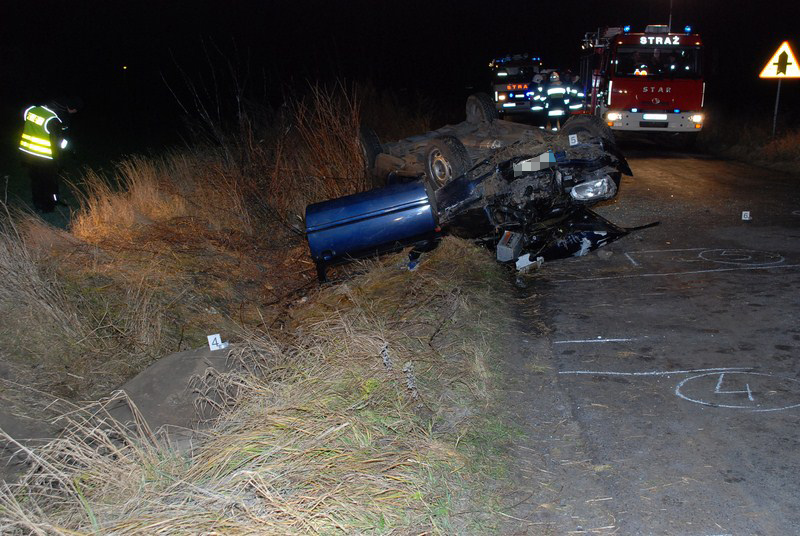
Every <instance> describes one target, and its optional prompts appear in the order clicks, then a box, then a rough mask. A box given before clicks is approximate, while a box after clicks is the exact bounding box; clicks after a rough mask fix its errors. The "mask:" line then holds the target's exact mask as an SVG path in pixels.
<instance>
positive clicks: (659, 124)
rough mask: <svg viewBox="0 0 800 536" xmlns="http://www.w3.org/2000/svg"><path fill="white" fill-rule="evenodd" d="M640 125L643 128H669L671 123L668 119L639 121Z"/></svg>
mask: <svg viewBox="0 0 800 536" xmlns="http://www.w3.org/2000/svg"><path fill="white" fill-rule="evenodd" d="M639 126H640V127H643V128H667V127H668V126H669V123H667V122H666V121H639Z"/></svg>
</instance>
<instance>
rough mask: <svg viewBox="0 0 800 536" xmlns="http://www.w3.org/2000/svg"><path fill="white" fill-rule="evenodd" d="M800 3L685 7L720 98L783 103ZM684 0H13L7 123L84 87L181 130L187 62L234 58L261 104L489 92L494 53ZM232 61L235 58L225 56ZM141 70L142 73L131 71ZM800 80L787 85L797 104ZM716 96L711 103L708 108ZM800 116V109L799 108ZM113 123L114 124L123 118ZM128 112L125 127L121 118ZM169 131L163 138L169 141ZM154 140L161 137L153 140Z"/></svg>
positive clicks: (115, 111)
mask: <svg viewBox="0 0 800 536" xmlns="http://www.w3.org/2000/svg"><path fill="white" fill-rule="evenodd" d="M798 4H799V3H798V2H789V1H786V2H777V1H766V2H757V1H752V2H751V1H746V2H744V1H733V0H729V1H721V0H704V1H700V0H673V29H682V28H683V26H684V25H686V24H691V25H692V26H693V28H694V29H695V30H696V31H698V32H699V33H701V35H702V36H703V40H704V42H705V44H706V79H707V81H708V93H707V104H725V105H729V106H737V107H741V106H742V105H744V107H746V108H747V109H757V110H767V111H771V107H772V105H773V103H774V92H775V82H772V81H762V80H759V79H758V78H757V76H758V72H759V71H760V69H761V67H762V66H763V64H764V63H765V62H766V60H767V59H769V57H770V55H771V54H772V53H773V52H774V50H775V49H776V48H777V47H778V45H779V44H780V43H781V41H783V40H785V39H788V40H790V42H792V44H793V45H794V46H795V51H796V52H798V53H800V49H798V48H797V45H800V7H798ZM669 5H670V2H669V0H651V1H646V0H635V1H632V0H620V1H616V0H608V1H606V2H601V1H596V0H590V1H583V2H581V1H576V0H562V1H559V2H545V1H527V2H520V1H508V2H488V1H487V2H473V1H463V2H449V1H448V2H436V1H434V0H429V1H402V2H401V1H395V2H386V1H375V2H362V1H355V2H241V1H235V0H227V1H218V2H208V1H206V2H201V1H196V2H181V1H171V2H168V1H164V2H137V1H134V0H131V1H127V2H116V1H113V0H109V1H105V2H95V1H92V2H88V1H72V2H66V1H58V2H54V1H49V0H39V1H37V2H26V3H21V2H15V3H9V2H6V3H5V6H4V7H3V16H2V22H0V60H1V61H2V68H3V76H2V78H0V97H2V110H0V112H2V117H3V118H2V122H3V124H6V122H7V121H9V120H10V119H8V118H10V117H13V116H14V114H17V112H18V109H19V108H22V107H24V106H25V105H26V104H28V103H30V102H34V101H37V100H41V99H47V98H49V97H51V96H54V95H58V94H76V95H80V96H81V97H82V98H83V100H84V101H85V102H86V106H87V107H86V109H85V111H84V114H83V115H82V121H83V122H84V123H85V122H89V121H95V122H103V121H104V122H105V124H107V125H109V128H112V126H113V127H115V128H116V127H119V126H120V123H121V122H122V123H124V124H125V128H126V129H127V130H128V131H129V132H136V133H139V132H151V133H153V136H156V133H155V132H156V130H162V131H163V130H165V129H167V128H169V129H172V128H173V127H174V125H176V122H175V119H176V117H177V116H178V107H177V106H176V103H175V100H174V98H173V97H172V95H171V94H170V91H169V90H168V87H167V84H166V83H165V80H166V81H167V82H168V83H169V84H170V86H172V87H173V89H176V90H178V91H180V89H181V87H183V85H182V82H181V71H183V72H184V73H186V74H188V75H190V76H192V77H194V78H196V79H198V78H200V77H201V76H203V73H208V72H209V71H210V69H209V64H214V65H216V67H217V69H219V68H220V67H221V66H224V65H226V62H230V64H231V65H235V66H236V67H237V68H238V69H239V70H240V73H242V74H240V77H241V78H242V79H243V80H246V81H247V83H248V84H249V86H250V87H251V92H252V94H253V96H254V97H255V98H265V99H267V100H268V101H270V102H271V103H272V104H277V103H279V102H280V100H281V99H282V98H283V96H285V95H287V94H295V93H298V92H302V91H303V90H304V88H305V87H307V81H308V80H331V79H335V78H346V79H348V80H369V81H371V82H372V83H373V84H375V85H376V86H378V87H381V88H391V89H393V90H395V91H397V92H399V93H401V94H407V95H417V94H420V95H426V96H429V97H431V98H432V99H434V100H439V101H442V100H443V99H448V98H450V97H452V99H453V100H458V101H459V107H460V103H461V102H462V99H463V96H464V94H465V92H469V90H467V89H466V88H467V87H474V88H475V89H476V90H484V91H487V90H488V89H489V87H488V77H487V74H488V71H487V68H486V65H487V63H488V61H489V60H490V59H491V58H492V57H493V56H495V55H501V54H504V53H509V52H530V53H532V54H536V55H540V56H542V58H543V59H544V63H545V66H550V67H559V68H564V67H576V66H577V62H578V57H579V52H580V40H581V38H582V37H583V34H584V33H585V32H587V31H591V30H594V29H596V28H597V27H599V26H606V25H610V26H614V25H623V24H631V25H632V26H633V28H634V31H637V30H638V31H641V30H642V29H643V27H644V25H646V24H648V23H666V22H667V19H668V16H669ZM222 58H225V59H224V60H223V59H222ZM124 65H127V66H128V69H127V70H123V66H124ZM799 93H800V81H797V82H789V81H787V82H786V83H784V89H783V95H782V99H785V103H786V104H785V106H786V110H787V113H790V114H791V113H793V112H792V110H794V109H795V108H796V107H797V105H798V104H800V99H798V98H797V96H798V94H799ZM709 101H710V102H709ZM796 117H797V118H798V120H800V115H796ZM112 118H113V119H112ZM121 118H122V119H123V121H120V119H121ZM156 137H157V136H156ZM154 139H155V138H154Z"/></svg>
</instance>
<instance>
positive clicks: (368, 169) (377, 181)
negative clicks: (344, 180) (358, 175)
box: [358, 126, 386, 188]
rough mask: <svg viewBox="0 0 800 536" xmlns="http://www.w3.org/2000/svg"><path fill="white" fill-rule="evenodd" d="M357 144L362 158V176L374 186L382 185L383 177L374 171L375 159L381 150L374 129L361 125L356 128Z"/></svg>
mask: <svg viewBox="0 0 800 536" xmlns="http://www.w3.org/2000/svg"><path fill="white" fill-rule="evenodd" d="M358 145H359V148H360V149H361V156H362V158H363V159H364V177H365V178H366V179H367V180H368V181H369V182H371V184H372V186H373V187H374V188H379V187H381V186H384V183H385V182H386V181H385V177H378V175H377V173H376V172H375V159H376V158H377V156H378V155H379V154H381V153H382V152H383V146H382V145H381V140H380V138H378V135H377V134H376V133H375V131H374V130H372V129H371V128H369V127H365V126H362V127H361V128H359V129H358Z"/></svg>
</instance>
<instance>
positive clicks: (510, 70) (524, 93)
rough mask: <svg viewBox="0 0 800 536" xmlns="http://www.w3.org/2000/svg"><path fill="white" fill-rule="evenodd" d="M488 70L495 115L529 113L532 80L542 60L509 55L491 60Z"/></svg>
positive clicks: (533, 83) (520, 55)
mask: <svg viewBox="0 0 800 536" xmlns="http://www.w3.org/2000/svg"><path fill="white" fill-rule="evenodd" d="M489 68H490V69H491V71H492V79H493V80H492V89H493V90H494V102H495V108H496V109H497V113H498V114H499V115H505V114H519V113H530V112H531V97H532V96H533V94H534V90H535V86H536V83H535V82H534V80H535V79H536V75H537V74H539V72H540V71H541V69H542V59H541V58H539V57H538V56H531V55H529V54H513V55H511V54H509V55H508V56H504V57H502V58H497V59H494V60H492V61H491V62H490V63H489Z"/></svg>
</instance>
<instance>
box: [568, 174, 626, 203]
mask: <svg viewBox="0 0 800 536" xmlns="http://www.w3.org/2000/svg"><path fill="white" fill-rule="evenodd" d="M616 193H617V185H616V184H614V180H613V179H612V178H611V177H609V176H608V175H603V178H602V179H599V180H594V181H587V182H584V183H581V184H577V185H575V186H573V187H572V190H570V192H569V195H570V196H572V198H573V199H574V200H575V201H601V200H603V199H611V198H612V197H614V195H616Z"/></svg>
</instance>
